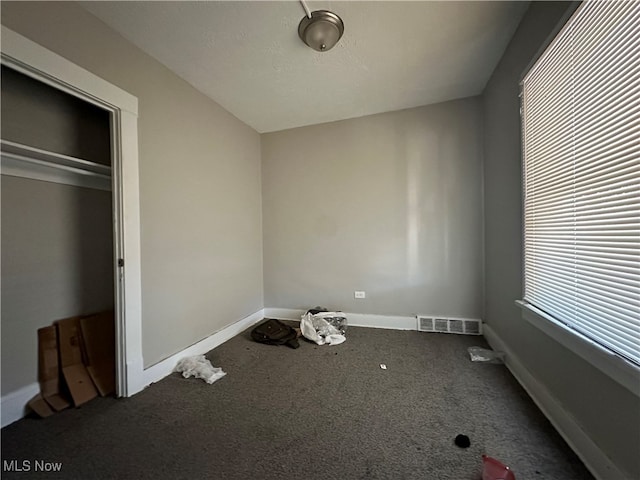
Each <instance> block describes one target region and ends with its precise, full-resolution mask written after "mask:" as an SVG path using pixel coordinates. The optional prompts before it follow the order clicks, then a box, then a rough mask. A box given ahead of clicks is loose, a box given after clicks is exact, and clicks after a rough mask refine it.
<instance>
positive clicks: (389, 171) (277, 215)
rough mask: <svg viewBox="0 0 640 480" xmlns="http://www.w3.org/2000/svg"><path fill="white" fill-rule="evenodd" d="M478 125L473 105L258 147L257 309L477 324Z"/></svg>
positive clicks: (295, 132)
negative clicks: (362, 295)
mask: <svg viewBox="0 0 640 480" xmlns="http://www.w3.org/2000/svg"><path fill="white" fill-rule="evenodd" d="M480 121H481V103H480V100H479V98H478V97H475V98H469V99H464V100H458V101H453V102H447V103H442V104H437V105H431V106H427V107H421V108H415V109H410V110H404V111H399V112H391V113H383V114H380V115H373V116H368V117H362V118H357V119H352V120H344V121H340V122H333V123H327V124H322V125H315V126H310V127H303V128H297V129H292V130H285V131H281V132H276V133H270V134H264V135H262V173H263V176H262V195H263V217H264V285H265V306H266V307H279V308H296V309H304V308H309V307H313V306H314V305H325V306H327V307H329V308H335V309H341V310H344V311H347V312H352V313H372V314H382V315H415V314H437V315H451V316H462V317H471V318H479V317H481V315H482V131H481V124H480ZM354 290H364V291H366V294H367V298H366V299H364V300H354V298H353V292H354Z"/></svg>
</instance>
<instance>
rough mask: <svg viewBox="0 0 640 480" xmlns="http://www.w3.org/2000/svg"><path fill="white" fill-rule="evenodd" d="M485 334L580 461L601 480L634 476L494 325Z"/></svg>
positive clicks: (487, 327)
mask: <svg viewBox="0 0 640 480" xmlns="http://www.w3.org/2000/svg"><path fill="white" fill-rule="evenodd" d="M483 334H484V337H485V338H486V340H487V342H488V343H489V345H491V348H493V349H494V350H498V351H501V352H504V353H505V364H506V366H507V368H508V369H509V371H510V372H511V374H512V375H513V376H514V377H515V378H516V380H517V381H518V382H519V383H520V385H522V387H523V388H524V389H525V390H526V391H527V393H528V394H529V396H530V397H531V398H532V399H533V401H534V402H535V404H536V405H537V406H538V408H539V409H540V410H541V411H542V413H544V415H545V416H546V417H547V418H548V419H549V421H550V422H551V424H552V425H553V426H554V427H555V429H556V430H557V431H558V433H560V435H562V437H563V438H564V439H565V441H566V442H567V443H568V444H569V446H570V447H571V448H572V449H573V451H574V452H575V453H576V455H578V457H580V460H582V462H583V463H584V464H585V465H586V467H587V468H588V469H589V471H590V472H591V473H592V474H593V476H594V477H596V478H597V479H598V480H624V479H627V478H630V477H629V476H627V475H625V474H624V473H623V472H621V471H620V469H618V467H617V466H616V465H615V464H614V463H613V462H612V461H611V460H610V459H609V457H607V456H606V455H605V454H604V452H603V451H602V450H601V449H600V448H599V447H598V446H597V445H596V444H595V442H594V441H593V440H592V439H591V438H590V437H589V436H588V435H587V434H586V433H585V431H584V430H582V428H581V427H580V424H579V423H578V422H577V421H576V420H575V419H574V418H573V416H572V415H571V414H570V413H569V412H567V411H566V410H565V409H564V408H563V407H562V405H561V404H560V402H558V400H556V398H555V397H554V396H553V395H552V394H551V392H549V390H548V389H547V388H546V387H545V386H544V385H543V384H542V383H540V382H539V381H538V380H537V379H536V378H535V377H534V376H533V375H532V374H531V373H530V372H529V370H527V368H526V367H525V366H524V365H523V364H522V363H521V362H520V360H519V359H518V357H517V355H515V354H514V352H513V351H512V350H510V349H509V347H508V346H507V345H506V344H505V343H504V341H503V340H502V339H501V338H500V337H499V336H498V334H497V333H496V332H495V331H494V330H493V329H492V328H491V326H490V325H487V324H485V325H484V329H483Z"/></svg>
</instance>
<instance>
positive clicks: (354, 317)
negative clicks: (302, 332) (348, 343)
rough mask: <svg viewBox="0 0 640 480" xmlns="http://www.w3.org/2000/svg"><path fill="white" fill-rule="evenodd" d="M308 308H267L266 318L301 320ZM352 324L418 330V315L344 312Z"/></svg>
mask: <svg viewBox="0 0 640 480" xmlns="http://www.w3.org/2000/svg"><path fill="white" fill-rule="evenodd" d="M305 312H306V310H297V309H294V308H265V309H264V316H265V318H277V319H278V320H295V321H300V317H302V315H303V314H304V313H305ZM344 314H345V316H346V317H347V320H348V322H349V325H350V326H353V327H368V328H388V329H392V330H417V329H418V323H417V320H416V317H401V316H393V315H372V314H368V313H349V312H344Z"/></svg>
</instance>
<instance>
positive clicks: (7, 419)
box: [0, 382, 40, 427]
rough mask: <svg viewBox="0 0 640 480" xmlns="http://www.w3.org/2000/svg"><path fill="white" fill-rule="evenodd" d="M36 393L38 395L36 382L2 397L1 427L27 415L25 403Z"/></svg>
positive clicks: (0, 400) (0, 407) (0, 401)
mask: <svg viewBox="0 0 640 480" xmlns="http://www.w3.org/2000/svg"><path fill="white" fill-rule="evenodd" d="M36 393H40V385H38V383H37V382H36V383H32V384H31V385H27V386H25V387H22V388H20V389H18V390H16V391H14V392H11V393H9V394H7V395H3V396H2V398H1V399H0V411H1V412H2V415H1V416H2V427H6V426H7V425H9V424H11V423H13V422H15V421H17V420H20V419H21V418H22V417H24V416H25V415H26V414H27V413H28V409H27V403H28V402H29V400H31V399H32V398H33V396H34V395H35V394H36Z"/></svg>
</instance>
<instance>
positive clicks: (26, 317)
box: [0, 175, 113, 394]
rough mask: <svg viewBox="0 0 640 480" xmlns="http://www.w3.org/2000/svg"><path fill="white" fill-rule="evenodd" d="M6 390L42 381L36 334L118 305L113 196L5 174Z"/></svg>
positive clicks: (3, 198) (2, 179)
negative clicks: (62, 321)
mask: <svg viewBox="0 0 640 480" xmlns="http://www.w3.org/2000/svg"><path fill="white" fill-rule="evenodd" d="M0 178H1V185H0V188H1V189H2V237H1V242H2V313H1V314H2V392H3V394H5V393H8V392H11V391H13V390H16V389H18V388H20V387H22V386H24V385H25V384H30V383H33V382H34V381H35V380H36V378H37V363H38V362H37V360H38V356H37V335H36V330H37V329H38V328H40V327H43V326H46V325H51V324H52V322H53V321H54V320H58V319H61V318H67V317H71V316H75V315H82V314H87V313H92V312H99V311H103V310H109V309H112V308H113V243H112V223H111V192H105V191H102V190H92V189H88V188H78V187H73V186H69V185H61V184H57V183H48V182H41V181H37V180H30V179H25V178H17V177H8V176H5V175H2V176H1V177H0Z"/></svg>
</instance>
